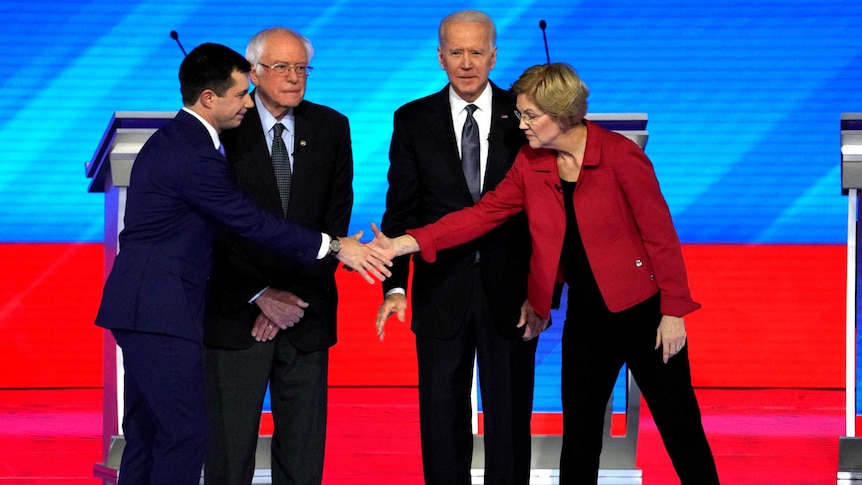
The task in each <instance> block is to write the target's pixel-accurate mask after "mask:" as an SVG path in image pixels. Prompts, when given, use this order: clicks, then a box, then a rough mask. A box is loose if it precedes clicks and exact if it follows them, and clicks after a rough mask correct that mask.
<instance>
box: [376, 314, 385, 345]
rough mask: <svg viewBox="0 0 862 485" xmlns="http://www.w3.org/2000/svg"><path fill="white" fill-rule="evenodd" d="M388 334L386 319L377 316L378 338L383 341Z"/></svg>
mask: <svg viewBox="0 0 862 485" xmlns="http://www.w3.org/2000/svg"><path fill="white" fill-rule="evenodd" d="M385 336H386V319H385V318H383V319H381V318H380V317H378V318H377V338H378V339H380V341H381V342H383V337H385Z"/></svg>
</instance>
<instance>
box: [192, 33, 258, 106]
mask: <svg viewBox="0 0 862 485" xmlns="http://www.w3.org/2000/svg"><path fill="white" fill-rule="evenodd" d="M234 71H239V72H242V73H248V72H249V71H251V64H249V62H248V61H247V60H246V59H245V58H244V57H243V56H242V55H241V54H240V53H239V52H236V51H235V50H233V49H231V48H230V47H227V46H223V45H221V44H213V43H206V44H201V45H199V46H197V47H195V48H194V49H192V51H191V52H189V54H188V55H187V56H186V58H185V59H183V62H182V64H180V93H181V94H182V95H183V104H184V105H186V106H191V105H193V104H195V102H197V100H198V98H200V96H201V93H203V92H204V90H206V89H212V90H213V91H215V93H216V94H217V95H219V96H222V95H224V94H225V93H226V92H227V90H228V89H229V88H230V87H231V86H233V78H232V77H231V76H232V75H233V72H234Z"/></svg>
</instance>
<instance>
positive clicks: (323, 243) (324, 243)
mask: <svg viewBox="0 0 862 485" xmlns="http://www.w3.org/2000/svg"><path fill="white" fill-rule="evenodd" d="M320 235H321V236H323V237H321V238H320V249H319V250H318V251H317V259H323V258H325V257H326V255H327V254H329V243H330V242H332V236H330V235H329V234H326V233H325V232H323V233H321V234H320Z"/></svg>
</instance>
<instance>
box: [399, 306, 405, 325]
mask: <svg viewBox="0 0 862 485" xmlns="http://www.w3.org/2000/svg"><path fill="white" fill-rule="evenodd" d="M398 320H401V321H402V322H403V321H405V320H407V311H406V310H405V309H404V308H401V309H399V310H398Z"/></svg>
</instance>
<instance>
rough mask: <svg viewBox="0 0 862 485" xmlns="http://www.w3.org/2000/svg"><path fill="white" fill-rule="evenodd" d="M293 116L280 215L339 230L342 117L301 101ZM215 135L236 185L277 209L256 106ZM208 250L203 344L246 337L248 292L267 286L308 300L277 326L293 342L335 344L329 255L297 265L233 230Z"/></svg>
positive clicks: (344, 177)
mask: <svg viewBox="0 0 862 485" xmlns="http://www.w3.org/2000/svg"><path fill="white" fill-rule="evenodd" d="M261 109H263V108H262V107H261ZM294 116H295V119H296V125H295V129H296V133H295V137H294V140H295V147H294V165H293V178H292V184H291V195H290V204H289V206H288V211H287V216H286V217H287V219H289V220H291V221H294V222H298V223H301V224H302V225H304V226H306V227H309V228H311V229H314V230H317V231H320V232H325V233H327V234H334V235H345V234H347V229H348V224H349V223H350V213H351V209H352V207H353V187H352V182H353V155H352V151H351V142H350V126H349V124H348V121H347V118H346V117H345V116H343V115H341V114H340V113H338V112H337V111H335V110H332V109H330V108H327V107H325V106H321V105H318V104H314V103H310V102H308V101H303V102H301V103H300V104H299V106H297V107H296V108H294ZM221 139H222V141H223V142H224V146H225V150H226V153H227V157H228V160H229V161H230V164H231V169H232V171H233V174H234V175H235V177H236V181H237V184H239V186H240V188H242V189H243V190H245V191H246V192H248V193H249V195H250V196H251V198H252V199H254V200H255V202H257V203H258V204H259V205H260V206H261V207H263V208H264V209H265V210H266V211H267V212H270V213H272V214H275V215H278V216H282V210H281V199H280V198H279V195H278V187H277V185H276V179H275V171H274V169H273V166H272V158H271V156H270V153H269V149H268V148H267V145H266V139H265V136H264V133H263V128H262V127H261V124H260V117H259V115H258V112H257V108H253V109H250V110H249V111H248V113H246V115H245V118H244V119H243V121H242V123H241V124H240V125H239V127H238V128H235V129H232V130H225V131H224V132H223V133H222V134H221ZM214 256H215V262H214V270H213V279H212V286H211V288H212V290H211V293H210V295H211V298H210V305H209V308H208V311H207V316H206V329H205V335H204V338H205V343H206V344H207V345H210V346H214V347H221V348H228V349H242V348H248V347H250V346H251V345H253V344H254V342H255V340H254V338H252V337H251V328H252V326H253V325H254V320H255V318H257V316H258V315H259V314H260V310H259V308H258V306H257V305H255V304H253V303H252V304H249V303H248V300H249V299H250V298H251V297H252V296H254V295H255V294H256V293H257V292H258V291H260V290H261V289H263V288H265V287H267V286H271V287H273V288H277V289H280V290H287V291H290V292H292V293H294V294H296V295H297V296H299V297H300V298H302V299H303V300H305V301H306V302H308V303H309V307H308V308H306V309H305V316H304V317H303V318H302V320H301V321H300V322H298V323H297V324H296V326H294V327H293V328H291V329H288V330H286V331H284V334H285V335H287V338H289V339H290V341H291V343H292V344H293V345H294V346H295V347H297V348H299V349H301V350H305V351H314V350H322V349H326V348H328V347H330V346H332V345H334V344H335V342H336V323H335V322H336V313H337V311H336V310H337V304H338V293H337V291H336V287H335V269H336V268H337V266H338V261H337V260H336V259H335V258H324V259H322V260H319V261H316V262H315V263H314V264H312V265H311V266H304V265H301V264H297V263H296V262H295V261H293V260H292V259H290V258H287V257H284V256H283V255H281V254H279V253H277V252H275V251H272V250H269V249H267V248H265V247H263V246H261V245H259V244H256V243H254V242H252V241H249V240H246V239H243V238H241V237H239V236H238V235H236V234H235V233H232V232H224V233H223V234H221V235H220V237H219V240H218V243H217V245H216V250H215V255H214Z"/></svg>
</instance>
